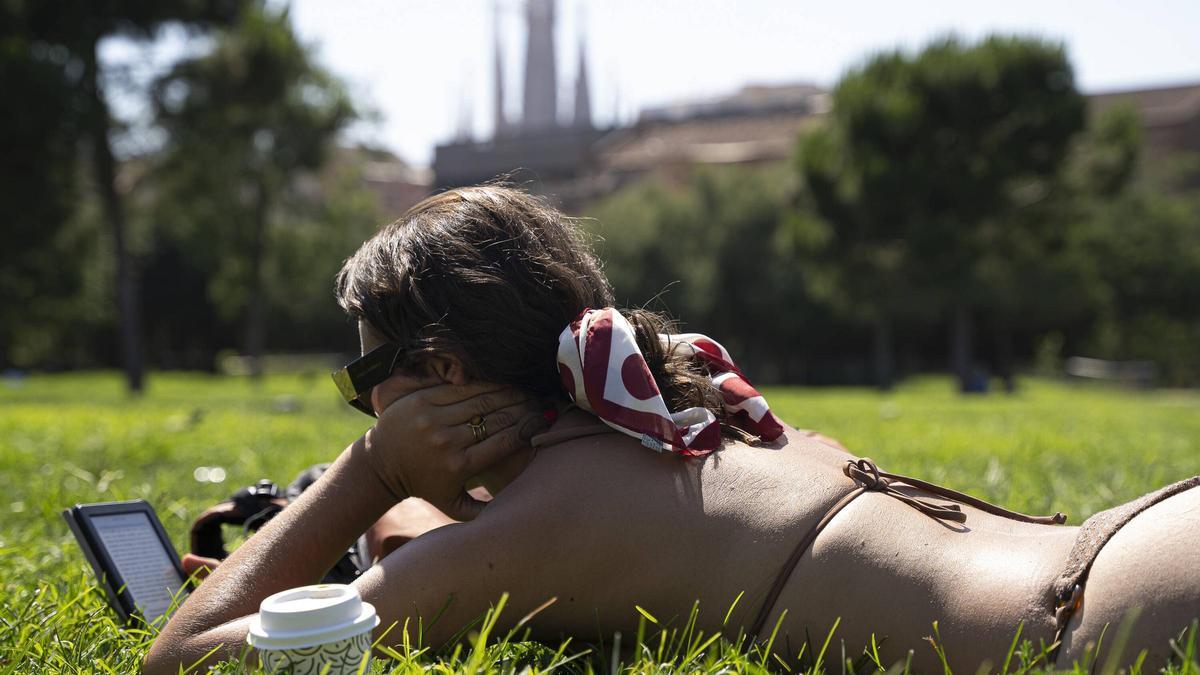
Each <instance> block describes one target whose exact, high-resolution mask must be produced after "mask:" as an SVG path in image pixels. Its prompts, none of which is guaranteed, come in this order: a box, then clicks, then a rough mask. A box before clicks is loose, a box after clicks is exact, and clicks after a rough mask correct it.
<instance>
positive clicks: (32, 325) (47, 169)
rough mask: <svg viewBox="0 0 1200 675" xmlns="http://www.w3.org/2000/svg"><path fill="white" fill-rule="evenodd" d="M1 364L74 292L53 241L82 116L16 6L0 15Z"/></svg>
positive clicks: (76, 278)
mask: <svg viewBox="0 0 1200 675" xmlns="http://www.w3.org/2000/svg"><path fill="white" fill-rule="evenodd" d="M0 18H2V20H0V24H3V26H4V27H5V28H4V29H0V82H3V83H4V93H5V96H6V97H7V98H8V100H9V101H20V105H5V106H3V107H0V147H3V148H4V149H5V150H4V161H3V162H0V204H2V206H3V209H4V214H5V216H4V227H3V233H4V234H3V243H2V245H0V366H3V365H15V366H25V365H28V362H29V361H30V357H32V356H35V354H30V353H29V350H30V349H31V348H32V349H34V350H35V351H36V347H35V346H34V345H33V344H31V343H33V342H37V340H33V339H30V337H28V336H30V334H31V333H32V334H35V335H36V334H39V333H42V332H43V329H44V325H45V323H46V321H48V320H51V319H52V318H53V315H54V314H55V313H57V312H58V311H59V310H60V309H61V307H60V305H61V304H62V303H66V302H70V299H71V298H72V297H73V296H74V295H75V294H76V293H78V291H79V286H80V283H81V279H80V274H79V265H77V264H76V262H77V260H76V259H77V257H78V256H77V255H72V251H71V250H70V249H69V248H68V247H66V246H63V245H60V240H61V239H62V238H63V237H64V236H65V235H66V234H67V230H68V229H69V228H68V221H69V220H70V218H71V215H72V212H73V206H74V204H75V201H76V199H77V197H78V193H79V185H78V183H79V181H78V176H77V175H76V174H77V172H76V166H77V163H76V156H77V151H76V142H75V141H76V138H78V134H79V127H80V124H81V122H82V119H81V118H82V115H81V112H82V111H81V110H80V106H79V98H78V96H76V95H75V93H74V91H73V89H74V87H75V86H76V85H77V84H78V76H75V77H72V76H71V74H69V73H68V72H67V69H66V67H65V66H66V61H67V60H68V58H69V54H68V53H67V52H66V50H65V49H55V48H52V47H50V46H48V45H45V44H42V43H40V42H36V41H35V40H33V39H32V38H31V37H30V36H29V35H28V34H26V33H25V32H24V31H21V30H19V27H20V26H19V24H20V21H21V19H22V18H23V17H21V16H19V15H16V14H15V8H14V7H9V6H7V5H6V6H5V7H3V8H2V9H0Z"/></svg>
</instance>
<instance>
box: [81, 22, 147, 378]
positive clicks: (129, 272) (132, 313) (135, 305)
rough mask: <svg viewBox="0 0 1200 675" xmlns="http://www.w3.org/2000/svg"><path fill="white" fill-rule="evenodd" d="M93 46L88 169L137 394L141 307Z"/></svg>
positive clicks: (125, 360)
mask: <svg viewBox="0 0 1200 675" xmlns="http://www.w3.org/2000/svg"><path fill="white" fill-rule="evenodd" d="M96 47H97V45H96V44H95V43H93V44H92V45H91V48H90V49H88V50H84V53H85V54H86V56H85V60H84V78H83V80H84V86H85V87H87V89H88V96H89V99H90V105H89V106H88V126H89V132H90V135H91V141H92V170H93V172H94V176H95V180H96V189H97V190H99V192H100V202H101V205H102V207H103V209H104V217H105V219H106V220H107V221H108V225H109V227H110V228H111V230H112V236H113V253H114V255H115V256H116V296H117V298H116V299H117V315H118V321H119V323H120V344H121V356H122V365H123V366H124V368H125V379H126V382H127V384H128V386H129V391H130V393H133V394H140V393H141V392H142V386H143V382H142V380H143V376H144V373H145V363H144V361H143V359H144V355H143V354H142V339H141V337H142V336H141V323H142V321H141V307H140V304H139V301H138V281H137V274H136V271H135V270H134V269H133V263H132V261H131V260H130V258H129V251H128V249H127V248H126V242H125V209H124V205H123V204H122V203H121V195H120V193H118V192H117V184H116V178H117V168H116V160H115V159H114V158H113V154H112V146H111V145H110V144H109V139H108V132H109V128H110V126H111V124H110V118H109V112H108V102H107V101H106V100H105V97H104V91H103V88H102V86H101V84H100V68H99V57H98V56H97V54H96Z"/></svg>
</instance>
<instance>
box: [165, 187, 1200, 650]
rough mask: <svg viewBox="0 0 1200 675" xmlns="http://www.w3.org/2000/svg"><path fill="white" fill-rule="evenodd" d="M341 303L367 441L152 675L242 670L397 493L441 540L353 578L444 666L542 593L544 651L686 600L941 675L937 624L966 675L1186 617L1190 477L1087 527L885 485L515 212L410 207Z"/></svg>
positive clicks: (183, 631)
mask: <svg viewBox="0 0 1200 675" xmlns="http://www.w3.org/2000/svg"><path fill="white" fill-rule="evenodd" d="M338 292H339V299H340V302H341V304H342V306H343V307H344V308H345V309H346V310H347V311H348V312H350V313H351V314H352V315H354V316H355V317H357V318H358V320H359V332H360V337H361V343H362V352H363V354H364V357H363V359H360V361H359V362H356V363H355V364H352V365H351V366H350V367H349V370H348V371H347V372H345V373H343V375H342V376H341V378H340V380H339V387H340V388H341V389H342V390H343V393H344V394H346V395H347V398H348V400H351V402H352V403H353V404H355V405H356V406H357V407H360V408H362V409H364V410H365V411H367V412H369V413H371V414H377V415H378V421H377V422H376V423H375V425H374V427H372V428H371V429H370V430H368V431H367V433H366V434H364V435H363V436H362V437H361V438H359V439H357V440H356V441H354V442H353V443H352V444H350V446H349V447H348V448H346V449H345V451H343V452H342V453H341V455H340V456H339V457H338V459H337V461H335V462H334V463H333V465H332V466H331V467H330V468H329V470H328V471H327V472H326V473H325V474H324V475H323V476H322V477H321V479H320V480H318V481H317V482H316V483H315V484H314V485H313V486H312V487H311V488H309V489H308V490H307V491H305V492H304V493H303V495H302V496H301V497H300V498H299V499H298V500H297V501H296V502H294V503H293V504H292V505H291V506H289V507H288V508H287V509H285V510H284V511H283V512H282V513H281V514H280V515H279V516H277V517H276V518H275V519H274V520H272V521H271V522H270V523H269V524H268V525H267V526H266V527H264V528H263V529H262V530H261V531H260V532H259V533H258V534H257V535H255V536H254V537H252V538H250V539H249V540H248V541H247V542H246V543H245V544H244V545H243V546H241V547H240V548H239V549H238V550H237V551H236V552H235V553H234V554H233V555H231V556H230V557H229V558H228V559H227V560H226V561H224V562H223V563H221V565H220V566H219V567H218V568H217V569H216V571H215V572H214V573H213V574H212V575H211V576H209V577H208V578H207V579H206V580H205V581H204V582H203V584H201V585H200V586H199V588H198V589H197V590H196V591H195V592H194V593H193V594H192V595H191V597H190V598H189V599H188V600H187V602H185V603H184V604H183V606H182V607H181V608H180V609H179V610H178V612H177V613H176V614H175V615H174V617H173V618H172V619H171V621H170V622H169V623H168V624H167V626H166V627H165V628H164V629H163V632H162V634H161V636H160V637H159V638H158V640H157V641H156V642H155V644H154V646H153V648H152V649H151V651H150V654H149V656H148V657H147V660H146V664H145V669H146V672H150V673H168V672H177V670H178V668H179V667H180V665H183V666H189V665H191V664H193V663H195V662H197V661H200V660H201V659H204V658H207V659H208V660H209V661H216V660H221V659H228V658H235V657H237V656H238V655H239V654H241V653H242V652H243V649H244V645H245V640H246V632H247V626H248V623H249V619H250V616H251V615H252V614H254V613H255V612H256V611H257V610H258V605H259V602H260V601H261V600H262V599H263V598H265V597H267V596H268V595H270V594H272V593H275V592H277V591H280V590H283V589H287V588H291V587H295V586H302V585H306V584H311V583H315V582H316V581H317V580H319V579H320V578H321V576H322V575H323V574H324V573H325V572H326V570H328V569H329V568H330V567H331V566H332V565H333V564H334V562H335V561H336V560H337V559H338V558H339V557H340V556H341V555H342V553H343V552H344V551H345V550H346V548H347V547H348V546H349V545H350V544H351V543H352V542H353V541H354V540H355V539H356V538H357V537H358V536H359V535H360V534H361V533H362V532H364V531H365V530H367V529H368V528H369V527H370V526H372V524H373V523H376V522H377V521H379V520H380V519H381V517H383V516H384V515H385V513H387V512H388V511H389V510H391V509H393V507H396V505H397V504H398V503H401V502H403V500H405V499H407V498H408V497H419V498H421V499H423V500H425V501H426V502H428V503H429V504H432V505H433V506H435V507H437V508H438V509H439V510H440V511H441V512H442V513H444V514H446V515H447V516H448V518H446V519H445V520H440V521H434V522H431V523H429V524H428V525H427V527H428V528H430V531H428V532H426V533H425V534H422V535H421V536H419V537H417V538H416V539H414V540H412V541H411V542H410V543H407V544H405V545H404V546H402V547H399V548H397V549H396V550H394V551H393V552H391V553H390V554H388V555H387V556H386V557H383V558H382V559H381V560H379V562H378V563H377V564H376V565H375V566H374V567H372V568H371V569H370V570H369V571H368V572H366V573H365V574H364V575H363V576H362V577H361V578H360V579H358V581H357V582H356V585H357V587H358V589H359V591H360V592H361V594H362V596H363V598H364V599H365V600H366V601H368V602H370V603H372V604H373V605H374V606H375V607H376V609H377V611H378V612H379V615H380V617H381V619H382V621H381V623H380V627H379V628H378V629H377V632H376V637H380V636H383V643H385V644H398V643H400V642H401V641H402V637H401V634H402V628H401V627H403V626H405V625H407V626H408V627H409V630H410V631H413V630H414V629H415V626H416V625H417V622H418V620H422V621H423V622H424V624H423V625H424V637H425V641H426V644H430V645H434V646H437V645H440V644H442V643H444V642H445V641H447V640H449V639H450V638H451V637H452V636H454V635H455V633H457V632H458V631H459V630H460V629H461V628H462V627H463V626H464V625H466V624H468V623H470V622H471V621H472V620H474V619H476V618H477V617H479V616H481V615H482V614H484V613H485V611H486V610H487V609H488V607H489V605H490V604H492V603H495V602H496V601H497V599H498V598H499V597H500V596H501V594H502V593H509V594H510V601H509V602H510V609H509V611H507V612H506V616H503V617H502V618H501V623H503V622H504V621H505V620H507V621H509V622H512V621H514V620H515V619H516V618H517V617H521V616H523V615H524V614H526V613H527V612H530V611H531V610H534V609H535V608H537V607H539V606H540V605H543V603H545V602H546V601H547V600H549V599H551V598H556V599H557V600H556V602H554V603H553V604H551V605H550V606H548V607H546V608H545V609H544V610H543V611H541V612H540V613H539V614H537V616H536V617H535V618H534V619H533V620H532V622H531V623H530V624H529V626H530V627H531V628H532V630H533V632H534V635H535V636H536V637H539V638H542V639H546V640H550V641H557V640H559V639H560V638H562V637H563V636H568V635H575V636H582V637H584V638H585V639H596V638H600V637H605V638H607V637H608V636H611V635H612V634H613V633H614V632H616V631H622V632H624V633H625V634H626V635H629V634H633V633H634V631H635V630H636V627H637V620H638V614H637V612H635V611H634V605H635V604H637V605H639V606H641V607H644V608H646V609H647V610H648V611H650V612H651V613H653V614H654V615H656V616H657V617H659V618H660V619H665V618H666V617H672V616H676V617H685V616H687V615H688V613H689V610H690V608H691V607H692V604H693V602H694V601H697V600H698V601H699V602H700V606H701V607H702V608H707V609H706V611H702V612H701V614H700V617H699V621H700V626H699V628H700V629H702V630H704V631H705V632H707V633H711V632H714V631H716V630H720V628H721V625H720V624H721V622H722V620H723V619H724V610H725V609H726V608H728V607H730V606H731V605H732V604H734V601H735V599H737V598H738V597H739V596H741V597H740V600H739V601H737V602H736V606H735V607H734V610H733V614H732V616H731V617H730V620H729V626H727V627H726V629H725V631H726V632H727V633H728V632H729V627H730V626H732V627H733V630H734V631H736V630H737V627H738V626H740V627H741V628H744V629H745V630H746V631H747V632H748V633H749V634H751V635H754V636H757V637H759V638H764V639H765V638H766V637H767V636H769V635H770V634H771V632H772V631H773V630H774V629H775V628H776V626H778V631H779V632H778V637H777V639H776V642H775V645H776V647H775V649H776V651H777V652H778V654H779V656H781V657H782V658H784V659H794V658H795V657H796V655H797V654H798V653H799V652H800V650H801V647H802V646H803V645H804V643H805V642H806V641H807V640H808V639H810V637H811V638H812V639H814V640H819V639H820V638H821V637H823V636H824V635H825V634H826V633H827V632H828V630H829V627H830V626H831V625H832V624H833V622H834V621H835V619H837V618H839V617H840V618H841V625H840V628H839V630H838V635H839V637H841V638H843V639H844V640H845V641H846V646H847V648H851V649H854V650H856V651H855V652H854V653H857V649H859V648H861V647H862V646H863V645H866V644H868V643H869V642H870V640H871V636H872V635H874V636H876V638H877V641H882V645H881V648H880V651H881V654H882V658H883V659H884V663H891V662H895V661H898V660H902V659H904V658H905V656H906V654H907V652H908V650H909V649H916V650H917V651H916V654H915V657H914V662H913V667H914V668H915V669H916V670H917V671H922V672H924V671H930V670H933V669H935V668H939V669H940V663H938V662H937V660H936V659H937V655H936V653H935V652H934V650H932V649H928V648H923V647H922V642H923V638H924V637H925V636H926V635H929V634H930V633H931V625H932V623H933V622H934V621H937V622H938V623H939V628H940V636H941V639H942V645H943V646H944V648H945V651H946V654H947V657H948V659H949V662H950V666H951V667H953V668H955V669H959V670H965V671H973V670H975V669H976V668H977V667H978V665H979V664H980V663H981V662H982V661H984V660H990V661H991V662H992V663H999V662H1000V661H999V660H1000V659H1001V658H1003V656H1004V654H1005V653H1006V652H1007V651H1008V648H1009V643H1010V642H1011V640H1012V637H1013V634H1014V632H1015V631H1016V630H1017V627H1018V626H1019V625H1020V626H1023V629H1022V630H1023V632H1022V636H1023V638H1025V639H1029V640H1031V641H1033V643H1034V644H1035V645H1037V644H1039V643H1042V644H1044V645H1052V644H1054V643H1055V642H1056V641H1059V642H1060V643H1061V645H1060V646H1059V647H1058V648H1056V649H1054V650H1053V651H1051V652H1049V653H1050V654H1052V656H1050V657H1049V658H1053V659H1056V660H1057V663H1058V664H1059V665H1065V664H1070V663H1071V662H1073V661H1074V660H1076V659H1079V658H1080V657H1081V655H1083V654H1084V653H1085V650H1087V649H1089V647H1090V646H1092V645H1094V644H1095V643H1096V642H1097V641H1098V640H1099V638H1100V636H1101V632H1102V631H1103V630H1104V628H1105V626H1107V625H1109V624H1112V625H1113V626H1114V628H1115V627H1116V626H1117V625H1119V624H1120V623H1121V621H1122V619H1123V617H1124V616H1125V615H1126V613H1127V612H1130V611H1131V610H1135V609H1137V608H1140V609H1141V610H1142V611H1141V616H1140V619H1139V620H1138V621H1137V622H1136V623H1135V624H1134V626H1133V630H1132V634H1131V636H1130V642H1129V646H1131V647H1133V648H1134V651H1133V652H1127V653H1136V650H1138V649H1142V648H1145V649H1148V650H1149V653H1148V658H1147V661H1146V666H1147V667H1148V668H1153V667H1157V665H1158V664H1161V663H1163V662H1164V661H1165V660H1166V659H1167V658H1168V656H1169V653H1168V652H1169V648H1168V641H1169V639H1170V638H1171V637H1173V636H1175V635H1176V634H1177V633H1178V632H1179V631H1180V630H1181V629H1183V628H1184V627H1185V626H1186V625H1187V624H1188V623H1189V622H1190V621H1191V620H1192V619H1193V618H1194V617H1196V616H1197V615H1198V614H1200V547H1197V546H1196V541H1197V540H1198V537H1200V490H1192V489H1187V488H1189V487H1193V486H1195V485H1196V484H1197V482H1198V481H1197V479H1193V480H1192V481H1190V482H1185V483H1183V484H1178V485H1176V486H1172V487H1171V488H1168V489H1167V491H1166V492H1160V493H1155V495H1151V496H1149V497H1148V498H1147V499H1145V500H1144V501H1142V502H1141V503H1139V502H1135V503H1133V505H1132V506H1131V507H1129V508H1125V509H1122V508H1119V509H1116V510H1114V511H1111V512H1105V513H1104V514H1099V515H1098V516H1096V517H1095V518H1093V519H1092V520H1090V521H1088V523H1087V524H1085V526H1084V527H1083V528H1082V529H1081V528H1076V527H1066V526H1063V525H1061V524H1056V523H1059V522H1061V517H1057V516H1056V517H1051V518H1035V517H1029V516H1021V515H1019V514H1013V513H1009V512H1006V511H1004V510H1002V509H999V508H997V507H993V506H991V505H988V504H986V503H983V502H979V501H977V500H973V499H971V498H969V497H966V496H965V495H958V494H956V493H949V492H948V491H945V490H943V489H940V488H937V487H936V486H931V485H928V484H925V483H922V482H920V481H916V480H914V479H907V478H897V477H892V476H890V475H889V474H885V473H883V472H881V471H880V470H879V469H878V468H877V467H876V466H875V465H874V464H872V463H870V462H869V461H866V460H860V459H859V458H857V457H854V456H852V455H851V454H849V453H847V452H846V451H844V450H843V449H841V448H840V447H835V445H834V444H831V443H825V442H820V441H819V440H818V439H814V438H812V437H810V436H809V435H807V434H804V433H801V432H798V431H796V430H794V429H792V428H789V427H786V426H784V425H782V424H781V423H779V422H778V421H777V420H776V419H775V418H774V416H773V415H771V413H770V412H769V410H768V409H767V407H766V403H765V401H763V399H762V398H761V397H760V396H758V395H757V392H755V391H754V390H753V389H752V388H751V386H750V384H749V383H748V382H747V381H746V380H745V379H744V378H742V377H741V374H740V372H739V371H738V370H737V368H736V366H735V365H734V363H733V357H731V356H730V355H729V354H727V353H726V352H725V351H724V350H723V349H722V348H721V347H720V345H718V344H716V343H715V342H713V341H711V340H709V339H707V338H704V337H703V336H697V335H672V336H666V335H660V333H667V332H668V330H667V329H668V327H667V326H666V325H665V324H664V322H663V321H662V320H661V319H659V318H658V317H657V316H655V315H653V314H650V313H647V312H642V311H634V312H627V313H625V314H621V313H618V312H617V311H616V310H612V309H610V307H611V305H612V304H613V298H612V294H611V292H610V290H609V286H608V282H607V280H606V279H605V278H604V276H603V274H602V273H601V272H600V269H599V266H598V264H597V262H596V260H595V258H594V257H593V256H592V254H591V253H590V252H589V250H588V248H587V247H586V245H585V244H584V243H583V240H582V237H581V233H580V232H579V230H578V229H577V227H576V226H575V225H574V224H573V223H572V222H571V221H570V220H568V219H566V218H564V217H563V216H561V215H560V214H559V213H557V212H556V211H554V210H552V209H550V208H548V207H546V206H545V205H544V204H542V203H541V202H539V201H538V200H536V199H534V198H533V197H530V196H528V195H526V194H524V193H522V192H519V191H515V190H511V189H507V188H502V187H479V188H470V189H463V190H455V191H452V192H448V193H445V194H441V195H438V196H435V197H431V198H429V199H427V200H425V201H424V202H422V203H421V204H419V205H417V206H416V207H414V208H413V209H412V210H411V211H410V212H409V213H408V214H406V215H405V216H404V217H403V218H401V219H400V220H399V221H397V222H396V223H393V224H392V225H389V226H388V227H386V228H384V229H383V230H382V231H380V232H379V234H377V235H376V236H375V237H374V238H372V239H371V240H370V241H368V242H367V243H366V244H364V245H363V247H362V248H361V249H360V250H359V251H358V253H357V254H355V256H354V257H353V258H351V259H350V260H349V261H348V262H347V263H346V266H345V267H344V269H343V270H342V272H341V275H340V277H339V280H338ZM748 292H749V290H748ZM589 308H592V309H591V311H589ZM767 329H768V327H764V330H767ZM372 373H374V374H375V375H377V376H376V377H372ZM388 375H390V377H388ZM372 384H374V385H375V386H371V385H372ZM476 481H477V482H479V483H482V484H483V485H484V486H485V487H486V488H487V489H488V491H490V493H491V494H492V495H494V496H495V497H494V499H493V500H492V501H491V502H490V503H487V504H486V505H485V504H484V503H482V502H479V501H476V500H475V499H474V498H473V497H472V496H471V495H470V494H468V493H467V492H466V490H465V487H464V486H466V485H468V484H469V483H472V482H476ZM403 503H405V504H412V503H419V502H415V500H409V501H408V502H403ZM400 508H403V504H402V506H401V507H400ZM450 519H453V521H462V522H453V521H451V520H450ZM447 522H450V523H451V524H445V523H447ZM437 525H444V526H442V527H435V526H437ZM1122 526H1123V527H1122ZM439 613H440V617H439V618H438V619H437V620H436V621H433V620H432V619H433V618H434V617H435V616H438V615H439ZM385 634H386V635H385ZM818 646H819V645H818ZM810 649H811V648H810ZM808 653H810V654H811V653H812V652H811V651H809V652H808ZM1047 665H1050V664H1047Z"/></svg>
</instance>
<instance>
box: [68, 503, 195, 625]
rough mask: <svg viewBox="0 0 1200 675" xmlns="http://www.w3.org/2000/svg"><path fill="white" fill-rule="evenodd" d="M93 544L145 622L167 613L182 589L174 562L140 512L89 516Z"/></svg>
mask: <svg viewBox="0 0 1200 675" xmlns="http://www.w3.org/2000/svg"><path fill="white" fill-rule="evenodd" d="M90 520H91V523H92V527H93V528H94V529H95V532H96V537H97V539H98V540H99V541H98V542H97V543H98V544H99V545H100V546H102V547H103V548H104V550H105V553H107V554H108V557H109V558H110V559H111V560H112V563H113V567H115V568H116V572H117V574H119V575H120V576H121V580H122V581H123V582H124V584H125V590H126V591H127V592H128V593H129V595H130V596H131V597H132V599H133V604H134V605H135V606H136V607H137V608H138V610H139V611H140V612H141V614H142V616H143V617H145V619H146V621H147V622H148V623H154V621H155V619H158V618H159V617H161V616H163V615H165V614H167V612H168V611H169V610H170V608H171V603H172V601H173V600H174V599H175V597H176V596H177V595H178V594H179V589H180V588H181V587H182V586H183V579H181V578H180V576H179V571H178V570H177V569H176V567H175V563H174V561H173V560H172V559H171V557H170V555H168V554H167V551H166V550H165V549H164V548H163V542H162V540H160V539H159V538H158V533H157V532H156V531H155V529H154V524H153V523H151V522H150V517H149V515H148V514H147V513H146V512H144V511H136V512H133V513H116V514H110V515H93V516H92V517H91V518H90Z"/></svg>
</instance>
